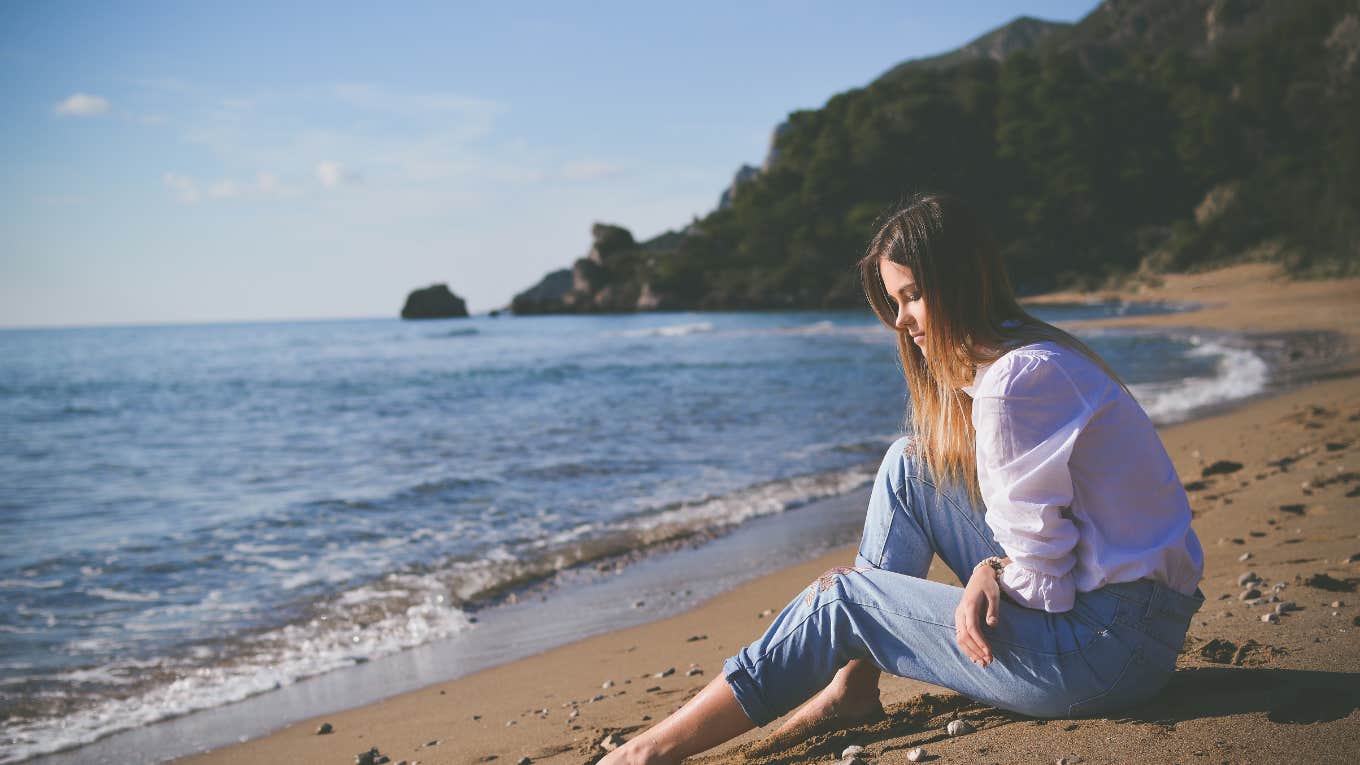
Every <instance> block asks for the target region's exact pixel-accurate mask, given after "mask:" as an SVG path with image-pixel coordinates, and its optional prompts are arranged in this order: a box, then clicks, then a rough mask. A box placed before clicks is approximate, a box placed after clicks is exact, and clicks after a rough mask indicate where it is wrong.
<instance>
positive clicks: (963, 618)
mask: <svg viewBox="0 0 1360 765" xmlns="http://www.w3.org/2000/svg"><path fill="white" fill-rule="evenodd" d="M967 622H968V612H967V610H965V609H964V607H963V605H962V604H960V606H959V607H958V608H957V609H955V611H954V641H955V642H957V643H958V644H959V648H960V649H962V650H963V654H964V655H965V656H967V657H968V658H969V659H970V660H971V661H980V660H981V658H982V655H981V653H980V652H979V651H978V650H977V646H975V645H973V639H972V638H971V637H969V635H968V624H967Z"/></svg>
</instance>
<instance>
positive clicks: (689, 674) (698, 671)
mask: <svg viewBox="0 0 1360 765" xmlns="http://www.w3.org/2000/svg"><path fill="white" fill-rule="evenodd" d="M703 673H704V671H703V670H702V669H699V668H698V667H695V668H694V669H691V670H690V671H688V672H686V673H685V677H694V676H695V675H702V674H703Z"/></svg>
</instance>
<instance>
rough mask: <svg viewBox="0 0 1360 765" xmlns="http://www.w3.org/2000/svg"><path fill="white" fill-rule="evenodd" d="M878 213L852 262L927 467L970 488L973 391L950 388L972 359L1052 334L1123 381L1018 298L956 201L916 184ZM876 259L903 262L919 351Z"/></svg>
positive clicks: (986, 358) (979, 227)
mask: <svg viewBox="0 0 1360 765" xmlns="http://www.w3.org/2000/svg"><path fill="white" fill-rule="evenodd" d="M879 220H880V222H879V223H878V231H877V233H875V234H874V237H873V239H872V240H871V241H870V242H869V247H868V251H867V253H866V254H865V256H864V257H863V258H862V259H861V260H860V261H859V272H860V281H861V283H862V284H863V286H864V296H865V297H866V298H867V299H868V301H869V307H870V308H872V309H873V311H874V314H875V315H877V316H878V318H879V320H880V321H882V322H883V323H884V324H885V325H887V326H888V328H889V329H892V330H894V331H895V332H896V333H897V349H898V353H899V354H900V355H901V358H902V371H903V373H904V374H905V375H906V378H907V388H908V389H909V391H910V394H911V420H910V427H911V430H912V432H913V435H914V437H915V442H916V453H917V455H918V456H919V457H920V458H922V459H923V460H924V461H925V464H926V467H927V469H929V470H930V471H931V472H932V473H934V474H935V475H937V476H940V477H941V478H944V479H946V480H955V481H960V482H962V483H963V484H964V485H965V486H967V487H968V488H969V490H970V492H971V493H972V494H973V495H974V496H975V497H976V496H977V494H978V488H977V452H976V442H975V438H974V433H973V421H972V413H973V399H972V398H971V397H970V396H969V395H968V394H966V393H964V392H963V391H961V390H959V388H961V387H962V386H965V385H969V384H971V383H972V382H973V376H974V374H975V373H976V371H977V368H978V366H980V365H982V364H986V363H988V362H991V361H995V360H996V359H998V358H1000V357H1001V356H1002V355H1004V354H1005V353H1006V351H1008V350H1010V349H1011V348H1014V347H1016V346H1020V345H1028V344H1030V343H1037V342H1042V341H1045V340H1048V341H1052V342H1056V343H1060V344H1062V345H1065V346H1067V347H1069V348H1072V349H1073V350H1076V351H1078V352H1080V353H1082V354H1084V355H1086V356H1087V357H1089V358H1090V359H1091V360H1092V361H1094V362H1095V363H1096V364H1098V365H1099V366H1100V368H1101V369H1102V370H1104V371H1105V373H1106V374H1108V375H1110V377H1111V378H1113V379H1114V380H1115V381H1118V382H1119V383H1120V385H1123V382H1122V381H1120V380H1119V376H1118V375H1117V374H1115V372H1114V370H1112V369H1110V367H1109V365H1108V364H1106V363H1105V361H1104V360H1103V359H1101V358H1100V356H1098V355H1096V352H1095V351H1093V350H1091V349H1090V348H1089V347H1087V345H1086V344H1085V343H1083V342H1082V341H1080V340H1078V339H1077V338H1075V337H1073V336H1072V335H1071V334H1069V333H1067V332H1064V331H1063V330H1061V329H1058V328H1057V327H1055V326H1053V325H1052V324H1049V323H1047V322H1044V321H1040V320H1039V319H1036V318H1034V317H1033V316H1031V315H1030V314H1029V312H1027V311H1026V310H1025V309H1024V308H1022V307H1021V306H1020V303H1019V302H1018V301H1017V300H1016V299H1015V291H1014V290H1013V289H1012V288H1011V282H1010V278H1009V277H1008V276H1007V275H1006V269H1005V266H1004V265H1003V264H1002V262H1001V256H1000V253H999V252H998V251H997V247H996V243H995V241H994V240H993V239H992V236H991V234H990V232H989V231H988V230H987V227H986V226H985V225H983V223H982V221H981V220H979V219H978V218H977V216H975V215H974V214H973V212H972V210H970V209H969V208H968V206H967V205H965V204H964V203H963V201H962V200H960V199H958V198H957V197H954V196H951V195H949V194H939V193H924V192H922V193H917V194H914V195H912V196H911V197H910V198H909V199H907V200H906V201H905V202H903V203H901V204H899V205H898V206H896V207H895V208H893V209H892V210H889V211H888V212H887V213H885V214H884V215H883V217H881V218H880V219H879ZM884 259H886V260H890V261H892V262H894V263H897V264H898V265H902V266H906V267H907V268H910V269H911V273H912V276H913V278H914V280H915V282H916V288H917V289H918V290H919V291H920V294H921V297H922V299H924V300H925V306H926V316H927V318H928V321H927V322H926V334H925V338H924V339H925V352H924V353H922V350H921V349H920V348H918V347H917V346H916V343H914V342H912V340H911V338H910V337H909V335H908V333H907V332H905V331H903V330H898V329H897V321H896V318H897V309H896V306H895V303H894V300H893V298H891V297H890V296H889V295H888V291H887V288H886V287H884V285H883V276H882V274H881V273H879V267H878V263H879V261H880V260H884Z"/></svg>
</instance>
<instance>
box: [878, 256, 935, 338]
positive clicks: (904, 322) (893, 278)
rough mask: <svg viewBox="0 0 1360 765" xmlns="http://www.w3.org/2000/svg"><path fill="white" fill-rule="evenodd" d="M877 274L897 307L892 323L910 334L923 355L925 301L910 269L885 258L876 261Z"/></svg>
mask: <svg viewBox="0 0 1360 765" xmlns="http://www.w3.org/2000/svg"><path fill="white" fill-rule="evenodd" d="M878 272H879V274H880V275H882V277H883V286H884V287H886V288H887V290H888V296H889V298H891V299H892V302H893V304H894V305H896V306H897V321H896V322H894V323H895V324H896V325H897V329H898V331H899V332H906V333H908V334H910V335H911V339H912V342H914V343H916V347H917V348H920V349H921V352H922V353H925V350H926V347H925V342H926V301H925V298H924V297H922V296H921V289H920V288H919V287H917V286H916V279H915V278H914V277H912V275H911V269H910V268H907V267H906V266H903V265H900V264H897V263H894V262H892V261H891V260H887V259H886V258H885V259H881V260H879V261H878Z"/></svg>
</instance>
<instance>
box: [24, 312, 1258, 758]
mask: <svg viewBox="0 0 1360 765" xmlns="http://www.w3.org/2000/svg"><path fill="white" fill-rule="evenodd" d="M1176 309H1177V307H1176V306H1137V307H1135V306H1120V305H1104V304H1101V305H1083V306H1066V307H1047V308H1042V309H1039V310H1037V311H1036V313H1038V314H1039V315H1040V316H1041V317H1043V318H1045V319H1048V320H1050V321H1055V322H1060V323H1061V322H1068V321H1074V320H1079V319H1086V318H1098V317H1101V316H1107V315H1111V314H1114V313H1119V312H1128V311H1172V310H1176ZM1082 336H1083V338H1084V339H1086V340H1087V341H1088V342H1090V343H1091V345H1092V346H1093V347H1095V349H1096V350H1097V351H1098V352H1100V353H1101V354H1102V355H1103V356H1104V357H1105V358H1106V359H1107V360H1108V361H1109V362H1110V363H1111V364H1112V365H1113V366H1114V368H1115V369H1116V370H1118V371H1119V372H1120V374H1121V375H1123V376H1124V378H1125V380H1126V382H1128V383H1130V384H1131V387H1132V389H1133V390H1134V392H1135V395H1136V396H1137V397H1138V398H1139V400H1140V402H1142V403H1143V405H1144V407H1145V408H1146V409H1147V410H1148V412H1149V414H1150V415H1151V416H1152V417H1153V419H1154V420H1156V421H1158V422H1160V423H1165V422H1171V421H1175V420H1178V419H1183V418H1185V417H1188V416H1191V415H1193V414H1194V413H1195V412H1197V411H1200V410H1201V409H1203V408H1205V407H1212V406H1218V405H1221V404H1223V403H1224V402H1228V401H1232V400H1234V399H1237V398H1242V397H1246V396H1250V395H1253V394H1255V393H1258V392H1260V391H1261V390H1262V389H1263V388H1264V387H1265V385H1266V384H1267V381H1268V377H1269V370H1268V368H1267V366H1266V364H1265V362H1264V361H1263V360H1262V359H1261V358H1260V357H1259V356H1258V355H1256V354H1255V353H1253V352H1252V350H1251V349H1250V348H1249V347H1247V346H1246V345H1244V344H1242V343H1239V342H1235V341H1234V340H1233V338H1231V337H1218V336H1216V337H1208V336H1200V335H1196V334H1194V333H1191V332H1188V331H1187V332H1174V331H1172V332H1150V331H1135V330H1119V331H1116V330H1102V331H1099V332H1096V333H1085V334H1083V335H1082ZM897 363H898V362H897V358H896V346H895V344H894V341H893V338H892V335H891V333H890V332H888V331H887V330H886V329H885V328H883V327H882V326H881V325H879V324H878V323H877V321H876V320H875V319H874V318H873V317H872V316H870V315H869V314H868V313H866V312H863V311H825V312H821V311H807V312H773V313H764V312H762V313H754V312H751V313H748V312H730V313H665V314H637V315H616V316H615V315H611V316H539V317H510V316H502V317H499V318H492V317H487V316H478V317H474V318H470V319H457V320H441V321H425V322H402V321H400V320H396V319H391V320H388V319H363V320H337V321H298V322H277V323H232V324H205V325H184V326H135V327H101V328H67V329H31V330H29V329H24V330H17V329H16V330H5V331H0V433H3V436H4V438H3V439H2V440H0V485H2V486H3V487H4V490H3V492H0V528H3V530H4V540H5V542H6V543H5V544H4V545H3V546H0V602H2V603H3V608H0V728H2V730H0V762H15V761H19V760H23V759H27V758H30V757H34V756H37V755H41V754H45V753H50V752H54V751H58V750H63V749H69V748H71V747H75V746H80V745H83V744H87V743H89V742H92V741H96V740H99V739H102V738H104V737H107V736H109V735H111V734H115V733H118V732H120V731H127V730H131V729H137V728H140V727H142V726H147V725H149V724H151V723H154V722H156V721H158V720H164V719H167V718H172V717H179V716H183V715H186V714H189V713H192V712H195V711H197V710H204V709H210V708H217V707H222V706H223V705H227V704H230V703H232V702H236V701H239V700H241V699H246V698H249V697H252V696H255V695H258V694H262V693H267V692H270V691H273V690H275V689H279V688H284V687H287V686H289V685H292V684H294V683H296V682H298V681H299V680H301V679H304V678H309V677H314V676H320V675H325V674H327V673H333V672H337V671H341V672H343V671H345V670H346V669H347V668H353V667H356V666H358V665H362V664H365V663H367V662H370V661H372V660H374V659H378V658H380V657H384V656H391V655H394V654H399V653H401V652H403V651H407V650H410V649H415V648H417V647H422V646H429V645H432V644H438V643H440V641H449V640H457V639H459V638H460V636H463V635H467V634H469V633H472V632H475V631H476V630H477V629H478V628H479V627H480V626H481V625H480V623H479V619H478V615H479V614H482V613H484V612H490V611H494V610H495V608H496V607H499V606H497V605H496V604H502V603H505V602H507V598H506V597H505V596H506V594H507V593H516V592H520V591H522V588H523V587H525V586H528V585H533V584H534V583H536V582H544V581H549V580H551V579H552V578H553V577H555V576H560V575H561V573H562V572H566V571H571V570H575V569H579V568H583V567H588V566H587V565H586V564H590V563H592V562H595V561H599V560H602V559H611V556H620V555H623V554H626V553H630V552H636V551H638V550H648V549H660V548H663V547H665V545H666V544H667V543H670V542H675V541H676V540H687V539H695V538H709V537H712V536H715V535H720V534H722V533H723V532H724V531H726V530H730V529H734V528H737V527H740V526H742V525H744V524H748V523H752V522H754V520H755V519H761V522H763V523H767V524H778V523H780V522H781V519H782V517H788V518H794V517H796V516H797V515H798V513H797V510H798V509H799V508H801V507H804V506H806V505H808V504H809V503H813V502H815V501H817V500H820V499H823V498H827V497H836V496H840V495H843V494H846V493H848V492H851V491H855V490H857V489H860V488H862V487H863V486H864V485H865V484H867V483H868V481H869V480H870V479H871V478H872V476H873V472H874V469H875V468H876V467H877V464H878V462H879V460H880V458H881V456H882V453H883V450H884V449H885V448H886V447H887V445H888V444H889V443H891V442H892V441H893V440H894V439H895V438H896V437H897V436H898V435H900V434H901V433H902V432H903V427H904V422H905V405H906V389H905V386H904V384H903V382H902V376H901V372H900V370H899V369H898V366H897ZM634 557H636V556H634ZM515 599H516V597H513V596H512V597H510V598H508V600H509V601H513V600H515ZM524 607H525V606H524V605H521V606H520V608H524ZM543 607H544V608H546V607H547V606H543ZM475 668H477V667H471V669H475Z"/></svg>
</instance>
